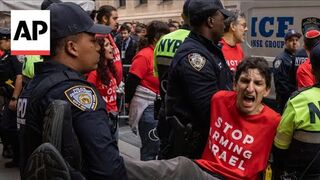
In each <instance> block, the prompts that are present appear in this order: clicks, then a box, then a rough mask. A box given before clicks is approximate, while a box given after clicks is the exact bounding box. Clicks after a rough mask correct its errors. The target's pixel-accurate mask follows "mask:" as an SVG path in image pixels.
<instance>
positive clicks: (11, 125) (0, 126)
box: [0, 105, 19, 162]
mask: <svg viewBox="0 0 320 180" xmlns="http://www.w3.org/2000/svg"><path fill="white" fill-rule="evenodd" d="M0 132H1V138H2V141H3V144H6V145H11V146H12V150H13V161H15V162H19V139H18V131H17V116H16V111H12V110H10V109H9V107H8V105H6V106H5V107H4V110H3V116H2V119H1V122H0Z"/></svg>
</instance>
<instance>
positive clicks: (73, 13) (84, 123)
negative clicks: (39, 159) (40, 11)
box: [17, 2, 126, 180]
mask: <svg viewBox="0 0 320 180" xmlns="http://www.w3.org/2000/svg"><path fill="white" fill-rule="evenodd" d="M48 9H49V10H50V15H51V16H50V17H51V18H50V21H51V55H50V56H47V57H45V58H44V62H43V63H42V64H41V66H39V65H37V66H36V75H35V77H34V79H32V80H31V81H30V82H29V83H28V84H27V85H26V86H25V88H24V89H23V91H22V94H21V96H20V97H19V101H18V112H17V116H18V127H20V132H21V139H20V140H21V142H22V143H21V144H22V147H21V148H22V164H23V167H22V169H26V167H24V166H25V165H26V162H27V158H28V157H29V156H30V154H31V153H32V152H33V151H34V149H35V148H37V147H38V146H39V145H40V144H41V143H42V135H43V134H42V132H43V121H44V120H43V119H44V117H45V111H46V109H47V108H48V105H49V104H50V103H51V102H52V101H54V100H57V99H60V100H65V101H67V102H68V103H70V105H71V111H72V112H71V116H72V125H73V129H74V132H75V134H76V135H77V139H78V140H79V144H80V147H81V155H82V157H81V158H82V164H81V165H80V166H78V167H77V166H76V167H73V168H75V169H76V170H77V171H80V172H81V173H82V174H83V175H84V176H85V177H86V179H88V180H90V179H94V180H99V179H126V171H125V167H124V164H123V159H122V158H121V157H120V156H119V150H118V147H117V143H116V140H115V137H114V135H113V134H112V133H111V131H110V126H109V125H108V122H109V119H108V115H107V111H106V108H105V107H106V105H105V103H104V100H103V99H102V97H101V96H100V95H99V94H98V91H97V90H96V89H95V88H94V87H93V86H92V85H91V84H89V83H87V82H86V80H85V79H84V78H83V75H82V74H83V73H87V72H89V71H91V70H94V69H96V68H97V63H98V61H99V53H98V52H99V50H100V47H99V45H98V43H97V42H96V40H95V34H96V33H100V34H105V33H109V32H110V31H111V28H110V27H107V26H104V25H96V24H94V22H93V21H92V20H91V18H90V17H89V15H88V14H87V13H86V12H85V11H84V10H83V9H82V8H81V7H80V6H78V5H76V4H74V3H70V2H65V3H54V4H51V5H50V6H49V7H48ZM62 141H63V142H67V143H66V144H72V142H70V141H73V139H72V137H65V136H64V137H63V139H62ZM78 150H79V151H80V149H78ZM61 153H62V155H63V157H64V158H65V159H66V156H68V157H69V158H68V159H66V160H67V161H68V160H70V159H71V160H73V159H75V158H77V157H74V156H75V155H76V154H80V153H79V152H72V151H71V152H70V151H68V150H67V149H64V147H63V146H62V150H61ZM70 156H71V158H70ZM68 163H69V164H70V165H71V166H72V165H74V164H73V162H70V161H69V162H68ZM28 168H32V167H28Z"/></svg>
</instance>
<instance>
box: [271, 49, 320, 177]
mask: <svg viewBox="0 0 320 180" xmlns="http://www.w3.org/2000/svg"><path fill="white" fill-rule="evenodd" d="M310 62H311V66H312V72H313V74H314V76H315V80H316V84H315V85H314V86H311V87H308V88H305V89H302V90H300V91H298V92H295V94H294V95H293V96H291V97H290V99H289V100H288V102H287V104H286V107H285V110H284V112H283V115H282V118H281V121H280V124H279V126H278V128H277V134H276V136H275V139H274V148H273V155H274V166H275V168H274V169H275V170H276V172H275V173H274V174H275V175H276V178H275V179H279V178H280V177H279V176H277V175H279V174H280V175H281V174H282V175H283V176H285V177H283V178H281V179H308V180H316V179H320V169H319V165H320V133H319V132H320V125H319V117H320V113H319V112H320V110H319V103H320V44H319V43H318V44H316V46H315V47H313V49H312V50H311V53H310ZM278 171H285V173H282V172H278Z"/></svg>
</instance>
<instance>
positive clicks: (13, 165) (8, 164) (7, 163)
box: [4, 160, 19, 168]
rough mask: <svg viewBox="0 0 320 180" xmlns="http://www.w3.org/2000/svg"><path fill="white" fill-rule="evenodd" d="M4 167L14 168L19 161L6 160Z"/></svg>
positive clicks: (17, 165)
mask: <svg viewBox="0 0 320 180" xmlns="http://www.w3.org/2000/svg"><path fill="white" fill-rule="evenodd" d="M4 167H5V168H16V167H19V163H18V162H16V161H13V160H12V161H9V162H6V163H5V164H4Z"/></svg>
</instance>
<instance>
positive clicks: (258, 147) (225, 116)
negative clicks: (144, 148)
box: [125, 57, 280, 180]
mask: <svg viewBox="0 0 320 180" xmlns="http://www.w3.org/2000/svg"><path fill="white" fill-rule="evenodd" d="M268 69H269V68H268V63H267V61H266V60H265V59H263V58H259V57H250V58H245V59H244V60H243V61H242V62H241V63H240V64H239V66H238V68H237V71H236V74H235V81H234V91H218V92H217V93H216V94H214V95H213V97H212V99H211V106H210V107H211V108H210V109H211V117H210V119H211V121H210V132H209V138H208V142H207V145H206V147H205V150H204V153H203V155H202V158H201V159H196V160H190V159H188V158H185V157H182V156H179V157H177V158H174V159H169V160H161V161H148V162H141V161H132V160H129V159H125V165H126V168H127V173H128V178H129V179H135V180H140V179H141V180H142V179H148V180H151V179H166V180H171V179H172V180H173V179H197V180H201V179H231V180H238V179H250V180H251V179H252V180H253V179H258V177H259V174H260V173H261V172H262V171H263V170H264V169H265V168H266V166H267V161H268V157H269V154H270V151H271V147H272V144H273V138H274V135H275V133H276V128H277V126H278V123H279V121H280V115H279V114H278V113H276V112H275V111H273V110H272V109H270V108H269V107H268V106H265V105H264V104H262V98H263V97H266V96H267V95H268V94H269V92H270V87H271V75H270V73H269V70H268Z"/></svg>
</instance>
